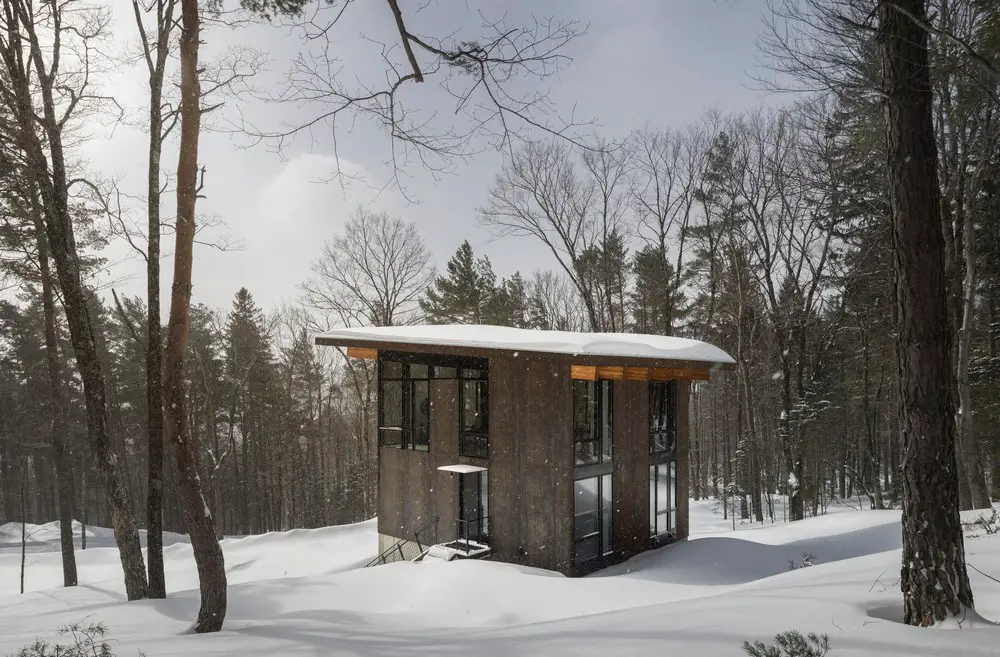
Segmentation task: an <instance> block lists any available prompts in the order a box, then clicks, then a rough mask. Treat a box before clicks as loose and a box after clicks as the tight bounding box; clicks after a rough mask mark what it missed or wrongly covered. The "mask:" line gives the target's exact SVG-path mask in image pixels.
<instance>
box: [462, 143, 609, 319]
mask: <svg viewBox="0 0 1000 657" xmlns="http://www.w3.org/2000/svg"><path fill="white" fill-rule="evenodd" d="M597 203H598V199H597V193H596V191H595V188H594V185H592V184H589V183H588V182H587V181H585V180H584V179H582V178H581V177H580V176H579V175H578V174H577V171H576V165H575V164H574V160H573V151H572V149H571V148H570V147H569V146H568V145H566V144H563V143H557V142H530V143H528V144H526V145H525V146H524V147H523V148H521V149H519V150H518V151H516V152H515V153H514V154H513V155H511V156H510V157H509V158H507V159H506V160H505V162H504V165H503V170H502V171H501V173H499V174H498V175H497V176H496V178H495V179H494V181H493V186H492V187H491V188H490V194H489V200H488V201H487V204H486V206H484V207H482V208H480V210H479V214H480V220H481V221H482V223H483V224H485V225H486V226H488V227H490V228H492V229H493V230H494V232H495V233H496V234H497V235H498V236H500V237H506V236H515V237H534V238H536V239H538V240H539V241H541V242H542V244H544V245H545V246H546V247H547V248H548V249H549V251H550V252H551V253H552V255H553V256H555V258H556V262H558V263H559V267H560V268H561V269H562V271H563V273H565V275H566V277H567V278H568V279H569V280H570V281H571V282H572V283H573V286H574V287H575V288H576V289H577V292H579V294H580V298H581V300H582V301H583V304H584V306H585V308H586V310H587V318H588V320H589V323H590V326H591V328H592V329H593V330H600V328H601V327H602V326H603V321H602V318H601V312H600V300H599V299H598V298H597V294H596V290H595V289H594V287H593V286H592V285H589V284H588V281H586V280H584V277H583V276H582V275H581V272H580V268H579V266H578V265H579V263H580V261H581V259H582V258H583V257H584V254H585V253H587V252H588V251H589V250H591V249H593V248H594V247H595V246H596V245H597V244H598V237H599V234H598V227H597V225H596V224H595V215H594V210H593V208H594V205H595V204H597Z"/></svg>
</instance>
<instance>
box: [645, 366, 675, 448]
mask: <svg viewBox="0 0 1000 657" xmlns="http://www.w3.org/2000/svg"><path fill="white" fill-rule="evenodd" d="M676 412H677V382H676V381H650V382H649V453H650V454H664V453H667V452H673V451H674V448H675V447H676V444H677V443H676V435H677V432H676V423H675V422H676Z"/></svg>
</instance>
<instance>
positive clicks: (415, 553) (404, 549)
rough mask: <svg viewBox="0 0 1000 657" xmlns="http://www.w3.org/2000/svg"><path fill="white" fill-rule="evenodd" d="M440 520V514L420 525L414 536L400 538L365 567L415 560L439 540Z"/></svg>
mask: <svg viewBox="0 0 1000 657" xmlns="http://www.w3.org/2000/svg"><path fill="white" fill-rule="evenodd" d="M438 520H439V518H438V516H434V517H433V518H431V519H430V520H428V521H427V522H425V523H424V524H422V525H420V527H418V528H417V530H416V531H415V532H413V536H412V538H401V539H399V540H398V541H396V542H395V543H393V544H392V545H390V546H389V547H388V548H386V549H385V550H383V551H382V554H380V555H378V556H377V557H375V558H374V559H372V560H371V561H369V562H368V563H367V564H366V565H365V568H371V567H372V566H382V565H384V564H387V563H396V562H398V561H414V560H415V559H418V558H419V557H421V556H423V554H424V553H425V552H426V551H427V548H429V547H430V546H432V545H434V543H436V542H437V526H438Z"/></svg>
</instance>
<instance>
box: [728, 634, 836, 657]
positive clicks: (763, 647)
mask: <svg viewBox="0 0 1000 657" xmlns="http://www.w3.org/2000/svg"><path fill="white" fill-rule="evenodd" d="M743 652H745V653H746V654H748V655H749V656H750V657H823V656H824V655H826V653H828V652H830V637H829V636H827V635H826V634H822V635H819V636H817V635H815V634H812V633H810V634H809V635H807V636H803V635H802V632H798V631H796V630H788V631H787V632H782V633H781V634H777V635H775V637H774V644H772V645H767V644H765V643H764V642H763V641H754V642H753V643H750V642H749V641H744V642H743Z"/></svg>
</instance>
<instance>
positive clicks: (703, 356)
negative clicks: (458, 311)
mask: <svg viewBox="0 0 1000 657" xmlns="http://www.w3.org/2000/svg"><path fill="white" fill-rule="evenodd" d="M316 344H318V345H332V346H355V345H357V346H378V347H380V348H392V346H394V345H398V346H403V347H408V348H410V349H411V350H412V348H413V347H415V346H435V347H446V348H450V349H454V350H455V351H459V350H462V349H468V350H499V351H510V352H520V351H525V352H533V353H544V354H561V355H566V356H577V357H611V358H622V359H629V360H633V359H639V360H672V361H692V362H702V363H712V364H720V365H731V364H734V363H735V362H736V361H735V360H733V358H732V356H730V355H729V354H727V353H726V352H725V351H723V350H722V349H719V348H718V347H716V346H715V345H711V344H708V343H707V342H701V341H699V340H691V339H688V338H676V337H667V336H662V335H644V334H639V333H574V332H570V331H541V330H534V329H519V328H512V327H509V326H484V325H468V324H462V325H456V324H435V325H417V326H378V327H365V328H341V329H334V330H331V331H327V332H325V333H320V334H319V335H317V336H316Z"/></svg>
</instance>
